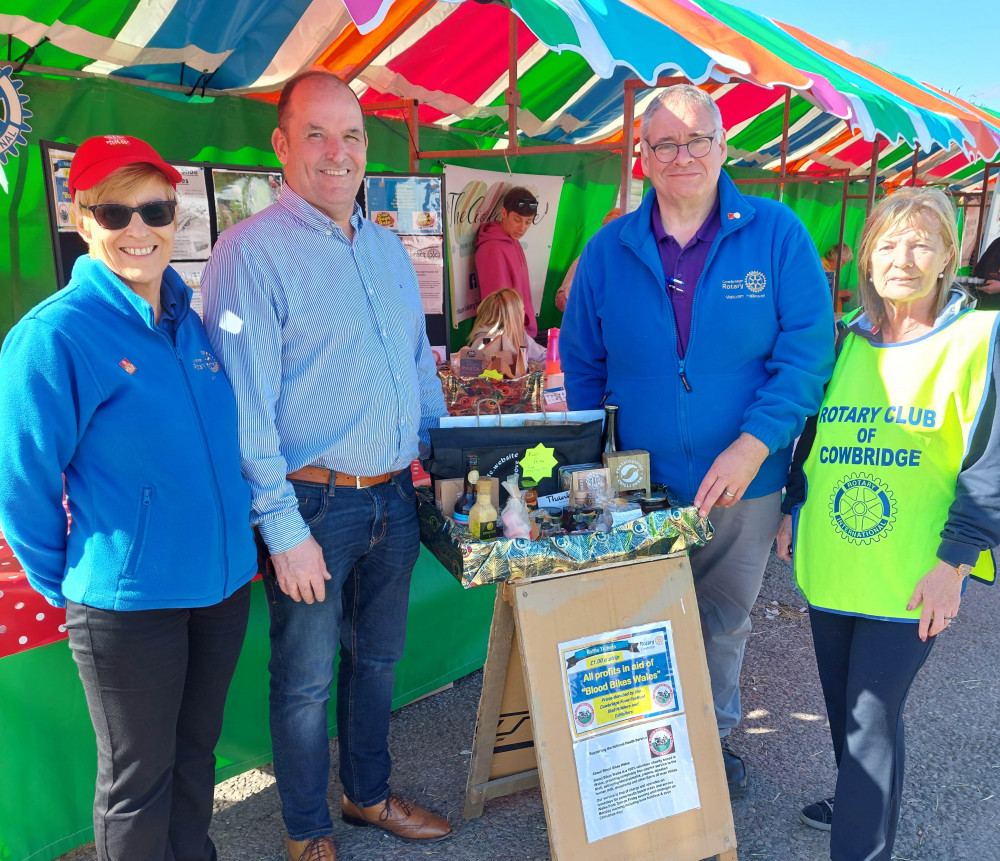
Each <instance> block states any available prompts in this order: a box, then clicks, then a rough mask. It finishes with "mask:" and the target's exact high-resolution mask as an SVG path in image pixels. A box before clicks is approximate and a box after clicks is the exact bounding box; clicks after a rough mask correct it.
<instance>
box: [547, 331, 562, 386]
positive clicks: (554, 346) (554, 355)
mask: <svg viewBox="0 0 1000 861" xmlns="http://www.w3.org/2000/svg"><path fill="white" fill-rule="evenodd" d="M561 373H562V367H561V366H560V364H559V330H558V329H549V342H548V346H547V347H546V350H545V374H546V376H551V375H552V374H561Z"/></svg>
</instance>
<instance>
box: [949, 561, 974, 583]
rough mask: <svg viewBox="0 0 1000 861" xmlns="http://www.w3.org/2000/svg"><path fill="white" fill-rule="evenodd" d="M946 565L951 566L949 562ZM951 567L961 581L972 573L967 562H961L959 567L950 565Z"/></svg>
mask: <svg viewBox="0 0 1000 861" xmlns="http://www.w3.org/2000/svg"><path fill="white" fill-rule="evenodd" d="M948 564H949V565H951V563H950V562H949V563H948ZM951 567H952V568H954V569H955V570H956V571H957V572H958V576H959V577H960V578H961V579H962V580H964V579H965V578H966V577H968V576H969V575H970V574H971V573H972V566H971V565H969V563H968V562H962V563H961V564H960V565H952V566H951Z"/></svg>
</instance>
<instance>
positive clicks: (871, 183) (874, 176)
mask: <svg viewBox="0 0 1000 861" xmlns="http://www.w3.org/2000/svg"><path fill="white" fill-rule="evenodd" d="M877 186H878V138H875V140H873V141H872V166H871V168H870V169H869V171H868V206H867V207H866V208H865V218H868V216H869V215H871V214H872V209H873V208H874V206H875V189H876V187H877Z"/></svg>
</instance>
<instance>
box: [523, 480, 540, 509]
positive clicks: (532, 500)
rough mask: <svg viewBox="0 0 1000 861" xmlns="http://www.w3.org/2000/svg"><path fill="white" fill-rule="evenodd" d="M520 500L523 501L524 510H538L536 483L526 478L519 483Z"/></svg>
mask: <svg viewBox="0 0 1000 861" xmlns="http://www.w3.org/2000/svg"><path fill="white" fill-rule="evenodd" d="M521 490H522V493H521V499H523V500H524V505H525V508H527V509H528V511H534V510H535V509H536V508H538V482H537V481H532V480H531V479H530V478H526V479H524V480H523V481H522V482H521Z"/></svg>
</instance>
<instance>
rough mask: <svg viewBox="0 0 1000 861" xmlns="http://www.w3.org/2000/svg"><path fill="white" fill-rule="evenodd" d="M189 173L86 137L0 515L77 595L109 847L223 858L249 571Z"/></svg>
mask: <svg viewBox="0 0 1000 861" xmlns="http://www.w3.org/2000/svg"><path fill="white" fill-rule="evenodd" d="M180 181H181V176H180V174H179V173H178V172H177V171H176V170H175V169H174V168H173V167H171V166H170V165H168V164H167V163H166V162H165V161H164V160H163V159H162V158H161V157H160V156H159V155H158V154H157V153H156V151H155V150H154V149H153V148H152V147H151V146H150V145H149V144H147V143H145V142H144V141H141V140H137V139H136V138H131V137H123V136H117V135H108V136H104V137H97V138H90V139H89V140H87V141H85V142H84V143H83V145H82V146H81V147H80V148H79V149H78V150H77V152H76V155H75V157H74V159H73V162H72V165H71V167H70V175H69V188H70V193H71V195H72V197H73V210H74V216H75V219H76V224H77V229H78V230H79V232H80V235H81V236H82V237H83V238H84V239H85V240H86V242H87V245H88V249H89V253H88V254H87V255H85V256H82V257H80V258H79V259H78V260H77V261H76V263H75V264H74V267H73V277H72V279H71V281H70V282H69V284H68V285H67V286H66V287H65V288H64V289H62V290H60V291H58V292H57V293H55V294H54V295H53V296H51V297H49V298H48V299H46V300H45V301H44V302H42V303H41V304H40V305H38V306H37V307H35V308H34V309H32V310H31V311H30V312H29V313H28V314H27V315H25V317H24V318H23V319H22V320H21V321H20V322H19V323H18V324H17V325H16V326H15V327H14V328H13V329H12V330H11V332H10V334H9V335H8V337H7V339H6V340H5V342H4V345H3V351H2V356H0V522H2V523H3V530H4V534H5V535H6V536H7V538H8V539H9V541H10V545H11V547H12V548H13V550H14V552H15V553H16V554H17V556H18V558H19V559H20V561H21V563H22V565H23V566H24V570H25V572H26V573H27V576H28V580H29V581H30V583H31V585H32V586H33V587H34V588H35V589H36V590H37V591H38V592H40V593H41V594H42V595H43V596H44V597H45V598H46V599H47V600H48V601H49V602H50V603H52V604H53V605H55V606H58V607H63V606H64V607H65V608H66V628H67V631H68V634H69V644H70V649H71V650H72V653H73V657H74V659H75V661H76V663H77V667H78V670H79V673H80V678H81V680H82V682H83V688H84V692H85V694H86V698H87V705H88V707H89V709H90V715H91V719H92V721H93V724H94V730H95V732H96V735H97V781H96V795H95V800H94V837H95V842H96V845H97V855H98V857H99V858H100V859H102V861H117V859H123V861H124V859H136V858H142V859H146V858H148V859H153V858H178V859H179V858H185V859H190V861H214V859H215V857H216V852H215V847H214V846H213V845H212V841H211V839H210V838H209V836H208V826H209V822H210V820H211V817H212V800H213V794H214V784H215V756H214V748H215V744H216V742H217V741H218V739H219V735H220V732H221V728H222V715H223V707H224V705H225V698H226V692H227V691H228V689H229V683H230V681H231V679H232V675H233V672H234V670H235V668H236V662H237V659H238V657H239V653H240V649H241V648H242V644H243V637H244V634H245V632H246V625H247V616H248V612H249V602H250V586H249V581H250V579H251V578H252V577H253V575H254V573H255V571H256V553H255V550H254V545H253V539H252V535H251V532H250V523H249V514H250V494H249V491H248V489H247V486H246V484H245V482H244V481H243V478H242V475H241V472H240V458H239V446H238V441H237V432H236V407H235V401H234V399H233V394H232V389H231V388H230V385H229V382H228V380H227V379H226V376H225V374H224V373H223V372H222V371H221V369H220V367H219V363H218V362H217V361H216V360H215V357H214V355H213V353H212V347H211V344H210V343H209V341H208V337H207V335H206V334H205V330H204V328H203V326H202V324H201V320H200V319H199V318H198V315H197V314H196V313H195V312H194V311H193V310H192V309H191V304H190V299H191V290H190V289H189V288H188V287H187V286H186V285H185V284H184V282H183V281H182V280H181V278H180V276H179V275H178V274H177V273H176V272H175V271H174V270H173V269H172V268H170V266H169V262H170V257H171V254H172V251H173V247H174V234H175V231H176V218H177V196H176V187H177V184H178V183H179V182H180ZM64 488H65V497H66V508H68V511H69V513H70V515H71V518H72V524H71V527H70V528H69V530H68V531H67V517H66V508H64V503H63V493H64Z"/></svg>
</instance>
